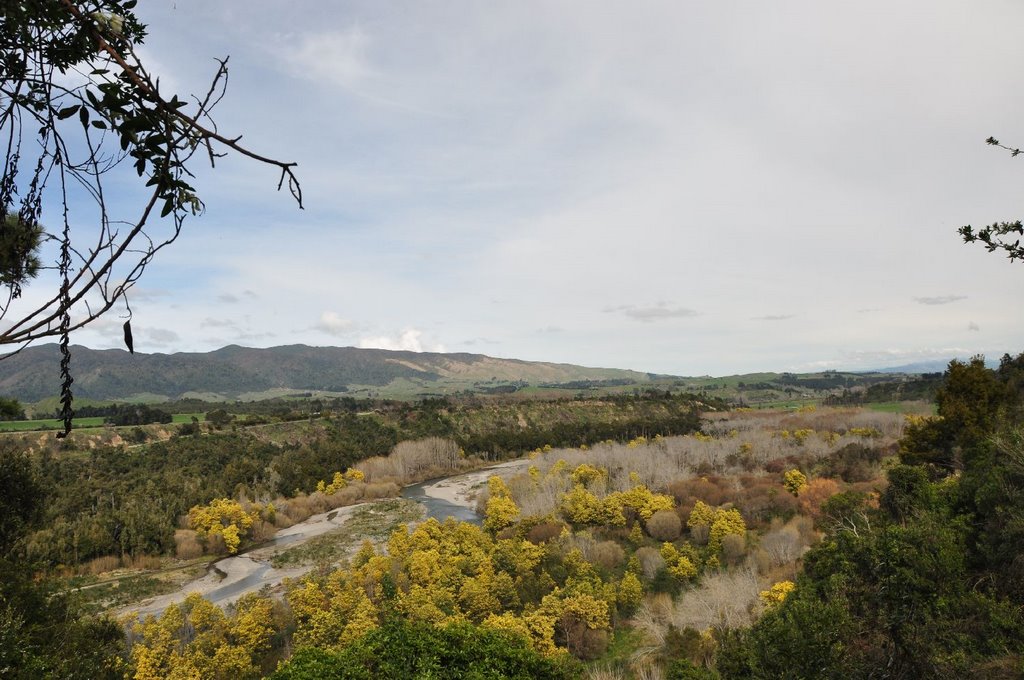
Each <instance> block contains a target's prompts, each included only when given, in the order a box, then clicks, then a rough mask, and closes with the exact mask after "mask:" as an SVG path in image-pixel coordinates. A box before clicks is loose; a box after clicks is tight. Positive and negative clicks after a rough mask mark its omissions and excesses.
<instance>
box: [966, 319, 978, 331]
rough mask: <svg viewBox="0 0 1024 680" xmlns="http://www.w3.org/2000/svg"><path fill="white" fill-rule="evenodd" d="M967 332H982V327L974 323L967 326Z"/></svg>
mask: <svg viewBox="0 0 1024 680" xmlns="http://www.w3.org/2000/svg"><path fill="white" fill-rule="evenodd" d="M967 330H969V331H980V330H981V326H979V325H978V324H976V323H974V322H973V321H972V322H970V323H969V324H967Z"/></svg>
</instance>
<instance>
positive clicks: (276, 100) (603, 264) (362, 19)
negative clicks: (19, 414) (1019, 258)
mask: <svg viewBox="0 0 1024 680" xmlns="http://www.w3.org/2000/svg"><path fill="white" fill-rule="evenodd" d="M139 13H140V17H141V18H142V19H143V20H144V21H145V22H148V24H149V37H148V38H147V40H146V43H145V45H144V47H143V48H142V50H141V54H142V56H143V58H144V59H145V60H146V61H147V63H148V64H149V65H150V70H151V71H152V72H155V73H158V74H160V75H161V85H160V86H161V91H163V92H165V93H166V92H171V91H175V92H179V93H186V94H187V93H193V92H195V93H200V92H203V91H205V89H206V87H207V85H208V81H209V78H210V77H211V75H212V73H213V70H214V67H215V61H214V58H215V57H224V56H227V55H230V62H229V64H230V69H231V70H230V83H229V87H228V92H227V96H226V97H225V99H224V100H223V102H222V103H221V105H220V107H219V108H218V109H217V112H216V116H215V117H216V120H217V123H218V125H219V128H220V129H221V130H222V131H223V132H225V133H227V134H229V135H238V134H242V135H244V137H243V141H244V143H246V144H248V145H249V147H250V148H251V149H253V150H255V151H257V152H258V153H261V154H264V155H268V156H272V157H275V158H279V159H282V160H288V161H295V162H297V163H298V168H297V173H298V176H299V178H300V180H301V182H302V189H303V193H304V197H305V209H304V210H299V209H297V208H296V206H295V204H294V202H293V201H291V199H290V198H289V197H288V195H287V193H279V192H277V191H276V190H275V189H276V185H277V173H276V172H275V170H274V169H273V168H268V167H264V166H261V165H259V164H258V163H254V162H252V161H250V160H247V159H243V158H239V157H237V156H231V157H228V158H224V159H221V160H219V161H218V163H217V167H216V168H215V169H213V170H210V169H209V168H206V167H202V166H201V165H198V166H197V178H196V179H197V187H198V188H199V190H200V195H201V196H202V198H203V200H204V201H205V203H206V208H207V209H206V212H205V214H204V215H203V216H201V217H200V218H197V219H194V220H190V221H188V222H187V223H186V226H185V230H184V232H183V233H182V235H181V237H180V238H179V239H178V241H177V242H176V243H175V244H174V245H172V246H171V247H170V248H168V249H167V250H165V251H162V252H161V253H160V254H159V255H158V257H157V259H156V260H155V261H154V262H153V263H152V264H151V265H150V267H149V269H148V270H147V271H146V273H145V275H144V277H143V278H142V280H141V281H140V282H139V284H138V285H137V286H136V287H135V288H134V289H133V290H132V291H131V293H130V302H131V308H132V314H133V316H132V325H133V328H134V329H135V346H136V350H137V351H141V352H164V353H170V352H178V351H209V350H213V349H216V348H219V347H222V346H224V345H228V344H240V345H245V346H253V347H269V346H276V345H285V344H294V343H304V344H308V345H336V346H359V347H380V348H386V349H407V350H415V351H445V352H473V353H482V354H487V355H490V356H498V357H508V358H517V359H527V360H537V361H552V362H565V363H574V364H581V365H586V366H600V367H613V368H629V369H636V370H641V371H650V372H656V373H668V374H674V375H726V374H735V373H747V372H755V371H783V370H788V371H814V370H822V369H848V370H865V369H870V368H877V367H884V366H895V365H901V364H907V363H910V362H916V361H922V360H928V359H936V358H948V357H950V356H961V357H969V356H971V355H974V354H977V353H984V354H986V355H988V356H989V357H990V358H998V356H1000V355H1002V354H1003V353H1005V352H1009V353H1012V354H1017V353H1019V352H1021V351H1024V314H1022V312H1021V306H1020V301H1019V300H1020V291H1021V290H1022V286H1024V264H1022V263H1021V262H1016V263H1010V262H1009V261H1008V260H1006V259H1005V258H1003V257H1002V256H1000V255H998V254H996V253H987V252H986V251H985V250H984V248H981V247H978V246H967V245H964V244H963V243H962V242H961V240H960V237H959V236H958V234H957V231H956V230H957V228H958V227H959V226H961V225H964V224H973V225H975V226H976V227H978V226H981V225H984V224H990V223H992V222H995V221H1001V220H1015V219H1018V218H1024V194H1022V192H1021V188H1022V186H1024V159H1021V158H1013V157H1011V156H1010V154H1008V153H1006V152H1004V151H1002V150H999V149H996V148H994V147H991V146H987V145H986V144H985V143H984V142H985V139H986V138H987V137H989V136H990V135H991V136H995V137H997V138H999V139H1000V140H1002V141H1003V142H1005V143H1007V144H1009V145H1011V146H1016V145H1021V146H1024V76H1022V75H1021V73H1022V70H1021V66H1022V64H1024V41H1021V40H1020V39H1019V26H1021V25H1024V4H1022V3H1020V2H1010V1H1006V2H996V1H988V0H977V1H975V2H970V3H965V2H962V1H955V2H953V1H946V0H927V1H924V0H906V1H904V2H896V3H894V2H891V0H888V1H875V0H862V1H861V2H857V3H828V2H820V0H814V1H803V0H799V1H796V0H780V1H779V2H772V3H765V2H754V1H749V2H747V1H744V2H738V1H733V0H721V1H717V2H692V1H688V0H673V1H668V2H649V1H631V2H610V1H605V0H588V1H583V0H579V1H572V2H569V1H566V2H558V1H554V0H551V1H545V2H532V1H529V0H517V1H515V2H504V1H501V0H495V1H489V2H469V1H466V2H456V1H437V2H432V1H426V0H424V1H418V2H391V3H382V2H379V1H378V0H368V1H366V2H315V3H314V2H308V1H302V0H296V1H295V2H289V3H281V2H268V1H266V0H249V1H247V2H244V3H243V2H237V1H229V0H224V1H222V2H208V1H205V0H204V1H199V0H175V1H173V2H172V1H170V0H167V1H162V2H148V3H141V4H140V6H139ZM196 160H197V161H199V160H201V159H198V158H197V159H196ZM126 186H127V185H126ZM133 196H134V195H133V194H132V192H131V190H130V189H128V188H126V189H125V190H124V191H123V193H122V194H120V195H119V196H118V200H121V201H123V202H124V203H125V204H129V203H130V201H131V200H132V198H133ZM82 228H85V227H82ZM112 311H113V313H112V314H110V315H108V316H107V317H106V318H105V319H102V320H100V321H99V322H97V323H96V324H94V325H93V326H92V327H89V328H87V329H84V330H82V331H80V332H78V333H77V334H76V335H75V336H74V337H73V338H72V341H73V342H75V343H77V344H83V345H87V346H90V347H95V348H106V347H120V346H122V343H121V328H120V326H121V323H122V322H123V318H121V317H119V316H118V315H119V314H120V313H121V312H119V311H118V310H117V309H115V310H112Z"/></svg>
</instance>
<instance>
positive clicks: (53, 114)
mask: <svg viewBox="0 0 1024 680" xmlns="http://www.w3.org/2000/svg"><path fill="white" fill-rule="evenodd" d="M135 4H136V2H135V0H90V1H89V2H84V1H80V0H4V1H3V21H2V22H0V135H2V137H0V143H3V144H6V157H5V160H4V163H3V168H2V175H0V217H2V220H0V285H2V286H4V287H6V289H7V294H6V295H5V296H2V297H0V322H2V325H0V344H4V345H10V346H12V347H13V350H12V351H11V352H10V353H8V354H7V355H5V356H10V355H11V354H14V353H16V352H18V351H20V350H21V349H23V348H24V347H25V346H27V345H28V344H29V343H31V342H32V341H34V340H38V339H41V338H47V337H55V338H59V341H60V347H61V353H62V360H61V378H62V388H61V400H62V404H63V409H62V410H63V414H64V417H65V433H66V432H67V430H69V429H70V424H71V420H70V418H71V383H72V379H71V372H70V366H69V362H70V352H69V349H68V342H69V340H68V338H69V334H70V333H71V332H73V331H75V330H77V329H79V328H82V327H84V326H86V325H88V324H90V323H92V322H93V321H95V320H96V319H98V318H99V317H100V316H102V315H103V314H105V313H107V312H108V311H110V310H111V308H112V307H113V306H114V305H115V304H116V303H118V302H121V303H122V304H123V305H124V314H125V316H126V317H127V321H126V322H125V324H124V331H125V343H126V345H127V346H128V349H129V350H133V346H132V336H131V324H130V322H131V308H130V307H129V306H128V299H127V293H128V291H129V290H130V289H131V288H132V286H134V285H135V283H136V282H138V281H139V279H140V277H141V276H142V274H143V272H144V271H145V269H146V267H147V266H148V265H149V263H150V262H151V261H152V260H153V257H154V256H155V255H156V253H157V252H159V251H160V250H161V249H163V248H164V247H166V246H167V245H169V244H171V243H173V242H174V241H175V240H176V239H177V237H178V235H179V234H180V233H181V229H182V226H183V224H184V221H185V219H186V217H187V216H189V215H198V214H200V213H201V212H202V211H203V203H202V201H201V200H200V198H199V195H198V193H197V190H196V188H195V187H194V186H192V181H193V178H194V174H193V172H192V171H191V170H190V169H189V167H190V162H191V161H192V160H193V157H194V156H195V154H197V153H200V154H201V156H202V157H205V158H206V159H207V160H208V161H209V163H210V164H211V165H214V164H215V163H216V159H217V158H219V157H221V156H223V155H225V154H226V153H227V152H228V151H235V152H236V153H239V154H242V155H243V156H246V157H248V158H251V159H253V160H255V161H257V162H258V163H263V164H268V165H271V166H274V167H276V168H277V169H279V170H280V179H279V182H278V189H280V188H282V187H284V186H287V188H288V190H289V191H290V193H291V195H292V196H293V197H294V199H295V200H296V202H297V203H298V205H299V207H300V208H301V207H302V192H301V188H300V186H299V182H298V180H297V178H296V176H295V174H294V168H295V163H290V162H283V161H278V160H275V159H272V158H268V157H266V156H262V155H260V154H257V153H255V152H253V151H251V150H249V149H248V148H246V147H245V146H242V145H241V143H240V140H241V137H231V136H227V135H224V134H222V133H221V132H220V131H219V130H218V128H217V124H216V123H215V121H214V120H213V118H212V117H211V113H212V111H213V109H214V108H215V107H216V105H217V104H218V103H219V102H220V101H221V99H222V97H223V96H224V93H225V88H226V86H227V82H228V60H227V58H225V59H223V60H219V61H218V64H217V67H216V69H215V72H214V74H213V77H212V79H211V81H210V84H209V87H208V88H207V89H206V91H205V93H203V94H201V95H199V96H192V97H179V96H178V95H176V94H175V95H171V96H166V95H165V94H163V93H161V91H160V88H159V80H158V78H157V75H156V74H154V73H151V72H150V71H149V70H148V69H147V67H146V65H145V64H144V63H143V62H142V61H141V59H140V58H139V56H138V54H137V52H136V47H137V46H138V45H139V44H140V43H141V42H142V39H143V37H144V35H145V29H146V27H145V26H144V25H143V24H141V23H140V22H139V21H138V19H137V18H136V16H135V14H134V13H133V11H132V8H133V7H134V6H135ZM115 170H116V171H119V172H120V171H123V170H128V174H130V173H131V170H134V172H135V174H136V175H137V176H138V178H139V181H140V187H141V190H142V192H143V193H142V198H141V199H140V201H139V203H138V204H137V205H136V210H135V212H134V213H129V214H126V215H121V214H117V215H115V214H112V208H111V201H110V200H109V196H108V192H107V190H106V187H105V182H104V180H105V178H107V176H108V175H110V173H113V172H115ZM78 196H85V197H87V198H88V199H89V200H90V201H91V203H92V204H93V205H94V207H95V209H94V211H93V212H92V213H91V214H83V212H82V209H81V208H80V207H79V206H80V205H81V204H80V203H78V202H77V198H76V197H78ZM72 205H74V206H75V214H74V215H72ZM44 207H45V214H44ZM48 242H52V243H51V245H55V246H56V251H57V255H56V260H55V261H53V262H49V263H47V262H43V261H40V257H39V252H40V248H41V247H42V246H44V245H45V244H47V243H48ZM46 269H49V270H53V271H54V272H55V273H56V274H57V277H56V280H57V281H58V284H57V285H56V287H55V289H53V290H48V291H47V292H46V294H45V295H42V296H33V301H32V302H31V303H29V302H27V301H25V299H24V298H22V289H23V286H24V285H26V284H27V283H28V281H29V280H30V279H32V278H34V277H35V276H36V275H37V274H38V273H39V272H40V270H46Z"/></svg>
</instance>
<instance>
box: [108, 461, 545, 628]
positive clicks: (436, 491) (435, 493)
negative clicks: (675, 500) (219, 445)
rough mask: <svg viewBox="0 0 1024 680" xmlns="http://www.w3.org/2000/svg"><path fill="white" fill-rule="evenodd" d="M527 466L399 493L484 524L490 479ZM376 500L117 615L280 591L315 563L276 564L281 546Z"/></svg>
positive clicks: (439, 512)
mask: <svg viewBox="0 0 1024 680" xmlns="http://www.w3.org/2000/svg"><path fill="white" fill-rule="evenodd" d="M528 464H529V460H527V459H517V460H513V461H508V462H506V463H501V464H499V465H494V466H491V467H488V468H485V469H482V470H475V471H473V472H467V473H463V474H458V475H453V476H451V477H442V478H439V479H431V480H428V481H425V482H421V483H419V484H413V485H411V486H407V487H405V488H404V489H403V490H402V494H401V495H402V498H405V499H408V500H411V501H415V502H416V503H419V504H420V505H421V506H422V507H423V509H424V518H429V517H434V518H436V519H438V520H441V521H443V520H444V519H446V518H447V517H454V518H455V519H457V520H459V521H462V522H472V523H474V524H480V522H481V518H480V517H479V516H478V515H477V514H476V512H475V507H476V497H477V494H478V493H479V491H480V490H481V489H483V488H485V487H486V485H487V479H488V478H489V477H490V476H492V475H495V474H497V475H501V476H509V475H511V474H514V473H516V472H518V471H519V470H520V469H522V468H524V467H525V466H526V465H528ZM392 502H393V501H392ZM378 504H379V503H361V504H358V505H350V506H345V507H341V508H338V509H336V510H331V511H330V512H325V513H322V514H319V515H314V516H312V517H310V518H309V519H307V520H305V521H303V522H299V523H297V524H294V525H292V526H290V527H288V528H286V529H281V530H280V531H278V532H277V534H275V536H274V538H273V539H271V540H270V541H268V542H266V543H264V544H262V545H260V546H259V547H257V548H255V549H252V550H249V551H247V552H245V553H244V554H242V555H234V556H231V557H225V558H223V559H220V560H217V561H216V562H214V563H213V564H212V565H210V568H209V569H207V572H206V574H205V575H204V576H202V577H200V578H198V579H195V580H193V581H190V582H188V583H186V584H184V585H183V586H182V587H181V588H179V589H178V590H176V591H174V592H173V593H168V594H166V595H160V596H158V597H155V598H152V599H150V600H146V601H144V602H141V603H137V604H134V605H130V606H128V607H125V608H123V609H122V610H121V611H120V612H118V614H136V615H138V616H139V617H140V618H142V617H144V616H147V615H150V614H152V615H156V616H159V615H160V614H161V613H163V611H164V609H166V608H167V607H168V606H170V605H171V604H173V603H177V602H181V601H182V600H184V599H185V598H186V597H187V596H188V595H189V594H190V593H199V594H200V595H202V596H203V597H204V598H206V599H207V600H209V601H211V602H213V603H214V604H216V605H218V606H221V607H226V606H229V605H231V604H232V603H234V602H235V601H236V600H237V599H238V598H239V597H241V596H242V595H245V594H246V593H251V592H259V591H261V590H263V589H265V588H266V589H270V590H274V589H277V588H279V587H280V586H281V584H282V583H283V582H284V580H285V579H294V578H299V577H301V576H302V575H303V574H305V573H306V572H307V571H309V570H310V569H313V568H314V565H312V564H304V565H297V566H289V567H283V568H275V567H274V566H273V565H272V564H271V560H272V559H273V558H274V556H275V555H277V554H278V553H280V552H281V549H282V548H295V547H297V546H300V545H302V544H303V543H306V542H307V541H309V540H310V539H312V538H315V537H317V536H322V535H325V534H327V533H329V532H334V531H343V530H344V527H345V525H346V523H348V522H349V520H351V519H352V515H353V514H354V513H355V512H356V510H357V509H359V508H366V507H371V508H372V507H373V506H375V505H378ZM355 549H358V545H356V546H355Z"/></svg>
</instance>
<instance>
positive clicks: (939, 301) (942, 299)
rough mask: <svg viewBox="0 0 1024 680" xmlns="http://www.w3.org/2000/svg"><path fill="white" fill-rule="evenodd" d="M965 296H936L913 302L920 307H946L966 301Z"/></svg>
mask: <svg viewBox="0 0 1024 680" xmlns="http://www.w3.org/2000/svg"><path fill="white" fill-rule="evenodd" d="M966 299H967V296H966V295H937V296H935V297H916V298H914V301H915V302H917V303H918V304H922V305H933V306H934V305H948V304H950V303H953V302H959V301H960V300H966Z"/></svg>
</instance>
